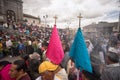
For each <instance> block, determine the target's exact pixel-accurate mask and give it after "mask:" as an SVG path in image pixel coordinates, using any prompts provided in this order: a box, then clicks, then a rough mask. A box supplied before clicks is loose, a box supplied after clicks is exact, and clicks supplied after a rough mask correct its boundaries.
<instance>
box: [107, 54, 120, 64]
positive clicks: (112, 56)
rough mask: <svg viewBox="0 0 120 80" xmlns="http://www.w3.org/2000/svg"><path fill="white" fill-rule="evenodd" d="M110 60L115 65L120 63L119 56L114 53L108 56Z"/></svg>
mask: <svg viewBox="0 0 120 80" xmlns="http://www.w3.org/2000/svg"><path fill="white" fill-rule="evenodd" d="M107 57H108V59H109V60H110V61H112V62H114V63H118V62H119V56H118V55H117V53H114V52H108V55H107Z"/></svg>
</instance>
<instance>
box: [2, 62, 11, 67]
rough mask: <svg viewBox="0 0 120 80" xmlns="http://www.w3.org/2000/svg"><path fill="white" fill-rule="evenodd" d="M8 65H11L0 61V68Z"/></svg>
mask: <svg viewBox="0 0 120 80" xmlns="http://www.w3.org/2000/svg"><path fill="white" fill-rule="evenodd" d="M8 64H11V63H10V62H9V61H0V66H3V67H5V66H6V65H8Z"/></svg>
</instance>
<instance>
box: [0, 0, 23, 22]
mask: <svg viewBox="0 0 120 80" xmlns="http://www.w3.org/2000/svg"><path fill="white" fill-rule="evenodd" d="M22 4H23V2H22V0H0V23H1V22H7V23H9V22H19V21H22V19H23V5H22Z"/></svg>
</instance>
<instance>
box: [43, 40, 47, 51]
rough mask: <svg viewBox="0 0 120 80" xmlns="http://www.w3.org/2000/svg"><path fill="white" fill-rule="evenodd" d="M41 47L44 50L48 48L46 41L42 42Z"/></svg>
mask: <svg viewBox="0 0 120 80" xmlns="http://www.w3.org/2000/svg"><path fill="white" fill-rule="evenodd" d="M42 47H43V48H44V49H45V50H46V49H47V47H48V42H47V41H44V42H43V43H42Z"/></svg>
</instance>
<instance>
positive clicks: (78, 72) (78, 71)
mask: <svg viewBox="0 0 120 80" xmlns="http://www.w3.org/2000/svg"><path fill="white" fill-rule="evenodd" d="M77 18H78V19H79V28H81V18H83V17H82V16H81V13H80V14H79V16H77ZM79 75H80V70H79V69H77V80H79V79H80V77H79Z"/></svg>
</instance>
